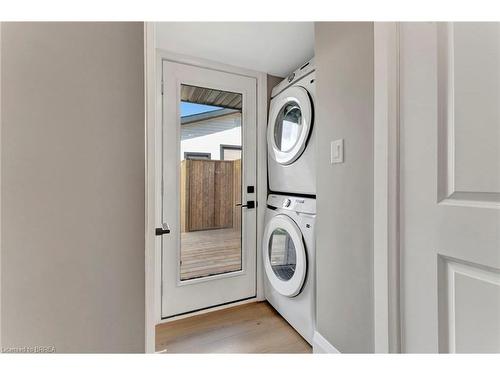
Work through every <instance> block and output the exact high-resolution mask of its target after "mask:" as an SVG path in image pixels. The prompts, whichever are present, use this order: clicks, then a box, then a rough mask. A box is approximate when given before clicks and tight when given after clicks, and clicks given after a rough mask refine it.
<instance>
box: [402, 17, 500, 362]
mask: <svg viewBox="0 0 500 375" xmlns="http://www.w3.org/2000/svg"><path fill="white" fill-rule="evenodd" d="M400 41H401V45H400V47H401V48H400V114H401V133H400V157H401V164H400V175H401V187H400V188H401V191H400V192H401V196H400V200H401V207H402V210H401V217H400V219H401V232H400V235H401V303H402V310H401V313H402V316H401V320H402V350H403V351H404V352H500V24H498V23H455V24H445V23H403V24H401V33H400Z"/></svg>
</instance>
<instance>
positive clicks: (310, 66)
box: [271, 58, 316, 98]
mask: <svg viewBox="0 0 500 375" xmlns="http://www.w3.org/2000/svg"><path fill="white" fill-rule="evenodd" d="M315 69H316V66H315V65H314V58H312V59H311V60H309V61H308V62H306V63H305V64H303V65H301V67H300V68H298V69H297V70H295V71H294V72H292V73H290V74H289V75H288V76H287V77H286V78H285V79H284V80H283V81H281V82H280V83H278V84H277V85H276V86H275V87H274V88H273V90H272V91H271V98H274V97H275V96H276V95H278V94H279V93H280V92H282V91H283V90H284V89H286V88H287V87H288V86H291V85H292V84H293V83H294V82H297V81H298V80H300V79H301V78H302V77H305V76H306V75H308V74H309V73H311V72H313V71H314V70H315Z"/></svg>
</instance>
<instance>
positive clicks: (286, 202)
mask: <svg viewBox="0 0 500 375" xmlns="http://www.w3.org/2000/svg"><path fill="white" fill-rule="evenodd" d="M267 205H268V206H271V207H273V208H277V209H285V210H290V211H295V212H301V213H307V214H316V199H314V198H306V197H295V196H290V195H278V194H270V195H269V197H268V198H267Z"/></svg>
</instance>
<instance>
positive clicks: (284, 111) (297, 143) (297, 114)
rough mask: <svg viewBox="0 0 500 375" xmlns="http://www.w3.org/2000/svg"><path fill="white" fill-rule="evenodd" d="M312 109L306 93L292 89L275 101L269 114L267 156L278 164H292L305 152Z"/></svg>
mask: <svg viewBox="0 0 500 375" xmlns="http://www.w3.org/2000/svg"><path fill="white" fill-rule="evenodd" d="M311 121H312V105H311V99H310V98H309V94H308V93H307V91H306V89H304V88H303V87H300V86H292V87H290V88H288V89H286V90H285V91H284V92H283V93H281V94H280V95H279V96H277V97H276V100H275V101H274V102H273V106H272V108H271V113H270V114H269V126H268V129H267V144H268V149H269V154H270V155H271V157H272V158H273V159H274V160H276V161H277V162H278V163H280V164H284V165H286V164H291V163H293V162H294V161H295V160H297V159H298V158H299V156H300V155H301V154H302V152H304V149H305V148H306V144H307V139H308V137H309V132H310V130H311Z"/></svg>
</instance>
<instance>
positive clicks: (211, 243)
mask: <svg viewBox="0 0 500 375" xmlns="http://www.w3.org/2000/svg"><path fill="white" fill-rule="evenodd" d="M240 233H241V232H240V230H239V229H233V228H230V229H214V230H202V231H195V232H184V233H182V234H181V280H187V279H191V278H196V277H203V276H209V275H216V274H219V273H225V272H232V271H238V270H240V269H241V234H240Z"/></svg>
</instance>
